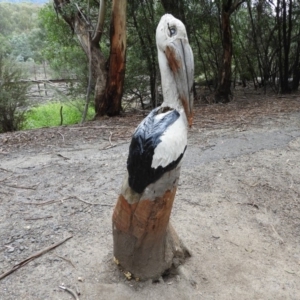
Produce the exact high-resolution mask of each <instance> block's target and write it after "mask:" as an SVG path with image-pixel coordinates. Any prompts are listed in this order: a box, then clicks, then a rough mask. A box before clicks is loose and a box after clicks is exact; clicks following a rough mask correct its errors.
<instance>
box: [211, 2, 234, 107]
mask: <svg viewBox="0 0 300 300" xmlns="http://www.w3.org/2000/svg"><path fill="white" fill-rule="evenodd" d="M221 29H222V45H223V58H222V64H221V67H220V69H219V83H218V88H217V91H216V94H215V100H216V103H218V102H222V103H227V102H230V100H231V58H232V37H231V26H230V14H229V12H228V11H226V9H225V7H224V5H223V8H222V16H221Z"/></svg>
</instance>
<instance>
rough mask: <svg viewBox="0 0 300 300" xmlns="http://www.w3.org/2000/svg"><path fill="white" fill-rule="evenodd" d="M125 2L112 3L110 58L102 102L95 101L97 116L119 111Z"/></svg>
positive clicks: (115, 113) (121, 90)
mask: <svg viewBox="0 0 300 300" xmlns="http://www.w3.org/2000/svg"><path fill="white" fill-rule="evenodd" d="M126 6H127V1H125V0H122V1H118V0H115V1H113V7H112V17H111V24H110V45H111V46H110V57H109V68H108V78H107V81H106V88H105V94H104V97H103V100H102V101H101V99H99V100H96V103H97V107H96V112H97V116H102V115H108V116H115V115H118V114H119V113H120V111H121V100H122V95H123V86H124V79H125V64H126Z"/></svg>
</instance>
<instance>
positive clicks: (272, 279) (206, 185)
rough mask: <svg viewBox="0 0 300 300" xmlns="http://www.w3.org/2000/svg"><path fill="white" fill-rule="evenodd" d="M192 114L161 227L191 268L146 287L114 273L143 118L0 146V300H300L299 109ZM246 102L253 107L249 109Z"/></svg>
mask: <svg viewBox="0 0 300 300" xmlns="http://www.w3.org/2000/svg"><path fill="white" fill-rule="evenodd" d="M250 98H251V101H249V100H248V99H247V95H245V96H244V99H241V100H238V101H235V102H233V103H231V104H230V105H227V106H224V105H211V106H198V107H197V108H196V117H195V126H194V128H193V129H192V130H191V132H190V137H189V147H188V152H187V155H186V157H185V159H184V163H183V167H182V173H181V183H180V186H179V189H178V192H177V195H176V200H175V204H174V208H173V212H172V216H171V221H172V223H173V225H174V227H175V228H176V230H177V232H178V234H179V236H180V237H181V238H182V240H183V241H184V243H185V245H186V246H187V247H188V248H189V249H190V251H191V253H192V257H191V258H189V259H188V260H187V262H186V263H185V264H184V265H183V266H181V267H180V268H179V270H178V273H177V274H171V275H169V276H165V277H164V278H162V280H161V281H160V282H156V283H153V282H151V281H148V282H137V281H135V280H127V279H126V277H125V276H124V274H123V273H122V272H121V271H120V270H119V269H118V267H117V266H116V265H115V264H114V262H113V254H112V232H111V215H112V210H113V206H114V204H115V202H116V200H117V196H118V192H119V188H120V186H121V182H122V179H123V176H124V174H125V172H126V158H127V153H128V144H129V141H130V137H131V134H132V132H133V130H134V128H135V126H136V125H137V124H138V122H139V121H140V120H141V119H142V118H143V114H141V113H135V114H134V115H126V114H125V115H124V116H123V117H119V118H115V119H103V120H100V121H95V122H90V123H87V124H85V125H83V126H79V125H78V126H69V127H57V128H46V129H39V130H31V131H23V132H15V133H9V134H2V135H0V203H1V210H0V278H1V274H3V273H4V272H6V271H8V270H10V269H11V268H13V267H14V266H18V265H17V264H18V263H20V262H22V261H23V260H24V259H26V258H28V257H30V256H31V255H33V254H35V253H36V252H37V251H40V250H43V249H46V248H47V247H49V246H53V245H55V243H57V242H59V241H61V240H63V239H65V238H67V237H69V236H72V238H70V239H69V240H67V241H66V242H65V243H63V244H61V245H60V246H58V247H56V248H55V249H53V250H51V251H48V252H46V253H44V254H43V255H41V256H40V257H36V258H35V257H34V259H32V261H31V262H29V263H28V264H27V265H24V266H22V267H21V268H20V269H18V270H16V271H15V272H13V273H11V274H10V275H8V276H6V277H4V278H2V279H1V280H0V299H1V300H10V299H23V300H25V299H30V300H35V299H62V300H63V299H73V296H72V295H71V294H70V293H68V292H67V291H65V290H63V289H61V288H59V286H61V285H63V286H66V287H68V288H70V289H72V290H73V291H74V292H76V291H79V292H80V295H79V298H80V299H81V300H82V299H90V300H97V299H129V298H130V299H226V300H228V299H295V300H296V299H300V289H299V286H300V247H299V242H300V203H299V201H300V177H299V174H300V165H299V161H300V130H299V129H300V97H298V96H297V95H294V96H291V97H288V98H278V97H277V96H273V97H271V96H269V97H268V98H264V97H261V96H260V95H257V96H256V97H253V96H251V97H250V96H249V99H250ZM255 98H256V99H255Z"/></svg>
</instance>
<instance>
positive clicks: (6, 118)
mask: <svg viewBox="0 0 300 300" xmlns="http://www.w3.org/2000/svg"><path fill="white" fill-rule="evenodd" d="M23 78H24V73H23V71H22V69H21V68H20V67H19V66H18V64H16V63H15V62H12V61H10V60H8V59H4V58H3V56H2V55H1V53H0V132H7V131H14V130H19V129H20V128H21V127H22V123H23V121H24V109H25V105H26V100H27V91H28V88H29V84H27V83H25V82H21V80H22V79H23Z"/></svg>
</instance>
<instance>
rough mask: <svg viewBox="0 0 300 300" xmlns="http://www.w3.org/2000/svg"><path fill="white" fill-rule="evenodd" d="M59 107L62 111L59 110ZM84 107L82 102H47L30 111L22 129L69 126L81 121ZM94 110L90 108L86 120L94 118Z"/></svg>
mask: <svg viewBox="0 0 300 300" xmlns="http://www.w3.org/2000/svg"><path fill="white" fill-rule="evenodd" d="M61 107H63V108H62V110H61ZM83 107H84V102H83V101H72V102H71V101H69V102H64V103H61V102H49V103H47V104H43V105H39V106H37V107H33V108H32V109H30V110H29V111H28V112H27V113H26V115H25V117H26V121H25V123H24V127H23V129H33V128H42V127H53V126H59V125H71V124H76V123H79V122H80V121H81V117H82V111H83ZM94 114H95V110H94V109H93V108H92V107H90V108H89V110H88V114H87V119H88V120H91V119H92V118H93V117H94Z"/></svg>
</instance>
